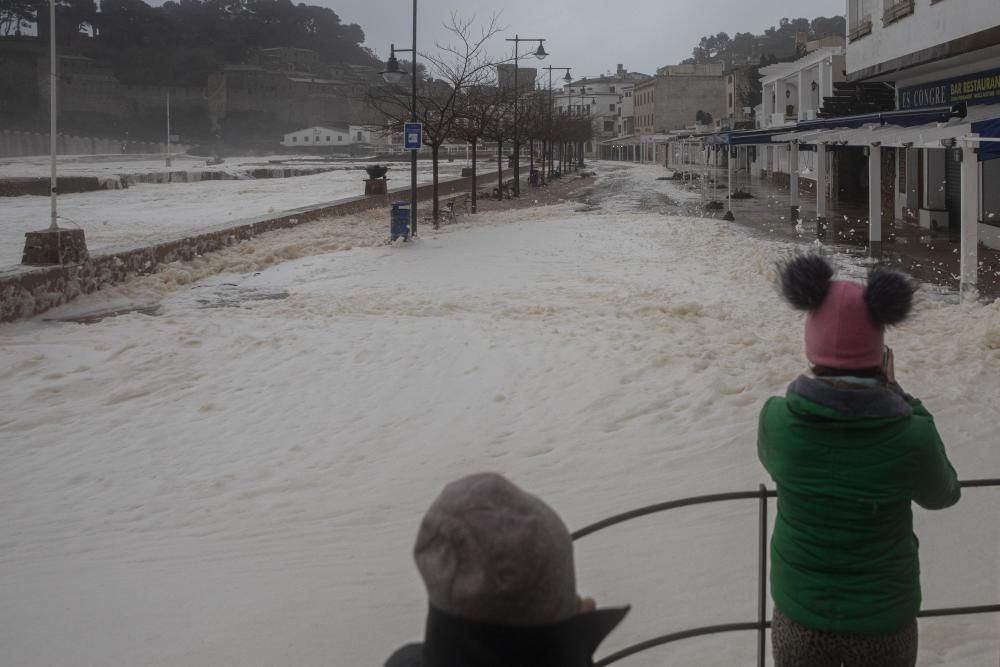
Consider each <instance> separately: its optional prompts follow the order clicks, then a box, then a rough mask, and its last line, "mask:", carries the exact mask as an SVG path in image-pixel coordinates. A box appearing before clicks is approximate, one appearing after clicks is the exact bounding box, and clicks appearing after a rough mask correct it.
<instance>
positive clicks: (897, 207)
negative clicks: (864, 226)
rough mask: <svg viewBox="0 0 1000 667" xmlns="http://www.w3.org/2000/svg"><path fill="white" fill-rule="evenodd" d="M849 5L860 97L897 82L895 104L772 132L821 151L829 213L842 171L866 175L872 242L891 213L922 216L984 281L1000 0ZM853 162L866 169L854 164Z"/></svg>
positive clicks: (823, 209) (997, 220) (970, 273)
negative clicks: (982, 249) (981, 263)
mask: <svg viewBox="0 0 1000 667" xmlns="http://www.w3.org/2000/svg"><path fill="white" fill-rule="evenodd" d="M847 5H848V37H849V39H850V42H849V44H848V46H847V53H846V66H847V82H848V83H849V84H854V86H855V88H856V90H857V91H858V94H859V95H863V94H864V93H865V91H866V90H880V91H884V89H885V87H886V86H891V87H892V88H893V89H894V90H895V106H896V109H895V110H893V111H888V112H886V111H880V112H877V113H864V112H860V113H859V112H852V113H850V114H848V115H841V114H837V115H836V116H835V117H829V118H822V119H819V120H817V121H808V122H803V123H799V125H798V126H797V127H796V128H794V130H795V131H790V132H787V133H782V134H777V135H773V136H771V137H770V141H771V142H777V143H786V144H788V145H789V147H790V150H789V151H788V155H789V157H792V158H796V159H797V158H798V156H799V154H800V153H799V150H796V147H799V148H808V149H810V150H812V151H815V165H816V166H815V177H816V189H815V192H816V210H817V218H818V219H820V220H824V219H826V218H827V215H828V210H829V209H828V202H829V200H830V199H835V198H837V197H838V195H839V193H840V188H838V187H837V185H836V182H835V181H836V177H837V175H838V171H839V174H840V175H841V176H843V175H845V174H846V175H847V176H848V177H854V178H858V177H860V179H863V181H864V184H865V193H866V196H867V199H868V219H869V225H868V226H869V247H870V248H871V249H873V250H874V249H875V248H880V247H881V245H882V242H883V239H884V230H885V228H886V223H887V222H889V223H892V222H893V221H902V222H910V223H912V224H919V225H921V226H923V227H926V228H927V229H929V230H931V232H932V233H933V232H935V231H937V232H940V236H939V238H940V239H941V241H942V242H949V241H952V240H958V242H959V244H960V245H959V247H958V248H956V251H957V252H958V253H959V256H960V258H961V267H960V271H959V273H960V277H961V284H962V287H963V289H965V288H969V287H973V286H975V285H976V283H977V280H978V245H979V243H980V242H982V243H984V244H986V245H989V246H993V247H997V248H1000V145H998V143H997V140H998V138H1000V2H998V1H997V0H965V1H964V2H954V1H950V0H848V2H847ZM824 115H826V114H824ZM851 161H853V162H854V164H856V165H857V167H858V168H857V169H854V170H851V169H846V170H845V169H844V168H843V167H844V165H845V164H848V165H850V164H851ZM791 171H792V172H793V175H792V180H793V187H792V193H793V197H797V187H795V185H794V183H795V180H796V176H795V174H796V170H795V169H794V168H793V169H792V170H791ZM796 203H797V200H796V199H793V206H794V205H795V204H796Z"/></svg>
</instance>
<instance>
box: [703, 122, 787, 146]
mask: <svg viewBox="0 0 1000 667" xmlns="http://www.w3.org/2000/svg"><path fill="white" fill-rule="evenodd" d="M794 130H795V126H794V125H789V126H788V127H770V128H767V129H760V130H733V131H731V132H720V133H718V134H712V135H709V136H707V137H705V143H706V144H721V145H725V146H756V145H759V144H770V143H773V142H772V141H771V138H772V137H774V136H775V135H778V134H785V133H786V132H792V131H794Z"/></svg>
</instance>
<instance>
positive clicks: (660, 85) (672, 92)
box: [633, 64, 727, 164]
mask: <svg viewBox="0 0 1000 667" xmlns="http://www.w3.org/2000/svg"><path fill="white" fill-rule="evenodd" d="M726 86H727V82H726V75H725V73H724V68H723V65H721V64H696V65H668V66H666V67H661V68H659V69H658V70H656V76H655V77H653V78H652V79H650V80H648V81H645V82H643V83H640V84H638V85H636V87H635V90H634V92H633V95H634V97H635V119H636V120H635V125H636V133H637V134H638V136H639V142H640V143H641V144H643V146H644V149H643V156H642V158H643V160H645V161H649V162H659V163H661V164H663V163H665V160H666V154H665V152H664V151H665V150H666V146H665V143H663V142H662V141H659V140H658V138H662V137H666V136H667V135H669V133H670V132H673V131H676V130H683V129H685V128H687V127H691V126H694V125H696V124H697V123H698V119H699V116H700V117H701V118H702V121H703V122H704V120H706V119H708V118H709V117H710V118H711V123H710V125H711V126H712V127H714V126H716V125H717V124H718V121H719V120H720V119H722V118H725V117H726V114H727V104H726V103H727V99H726V92H727V89H726Z"/></svg>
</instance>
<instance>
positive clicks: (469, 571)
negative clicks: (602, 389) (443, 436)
mask: <svg viewBox="0 0 1000 667" xmlns="http://www.w3.org/2000/svg"><path fill="white" fill-rule="evenodd" d="M414 558H415V560H416V562H417V569H418V570H419V571H420V576H421V577H422V578H423V580H424V585H425V586H426V587H427V595H428V597H429V598H430V603H431V604H432V605H433V606H434V607H436V608H437V609H439V610H440V611H443V612H445V613H447V614H451V615H453V616H457V617H460V618H465V619H468V620H475V621H481V622H486V623H496V624H501V625H516V626H538V625H547V624H550V623H557V622H559V621H562V620H565V619H567V618H569V617H571V616H573V615H574V614H576V613H577V596H576V576H575V571H574V567H573V540H572V538H571V537H570V533H569V530H568V529H567V528H566V525H565V524H564V523H563V521H562V519H560V518H559V515H558V514H556V513H555V511H554V510H553V509H552V508H551V507H549V506H548V505H546V504H545V503H544V502H542V501H541V500H540V499H539V498H536V497H535V496H533V495H531V494H528V493H525V492H524V491H522V490H521V489H520V488H518V487H517V486H515V485H514V484H513V483H511V482H510V481H509V480H507V479H506V478H504V477H502V476H501V475H498V474H495V473H480V474H476V475H470V476H468V477H463V478H462V479H459V480H457V481H454V482H452V483H450V484H448V485H447V486H446V487H445V488H444V491H442V492H441V495H439V496H438V497H437V499H436V500H435V501H434V503H433V504H432V505H431V507H430V509H428V510H427V514H425V515H424V519H423V521H422V522H421V524H420V531H419V533H418V535H417V543H416V546H415V547H414Z"/></svg>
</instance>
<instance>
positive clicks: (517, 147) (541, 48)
mask: <svg viewBox="0 0 1000 667" xmlns="http://www.w3.org/2000/svg"><path fill="white" fill-rule="evenodd" d="M507 41H508V42H514V196H515V197H520V196H521V144H520V138H519V137H518V128H517V106H518V100H519V99H520V97H521V91H520V88H519V87H518V85H517V72H518V45H519V44H520V43H521V42H538V48H537V49H536V50H535V53H534V56H535V57H536V58H538V59H539V60H544V59H545V58H546V56H548V55H549V54H548V53H546V51H545V44H544V42H545V40H544V39H540V38H538V37H530V38H529V37H521V36H519V35H514V36H513V37H512V38H508V39H507ZM532 88H534V86H532Z"/></svg>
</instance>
